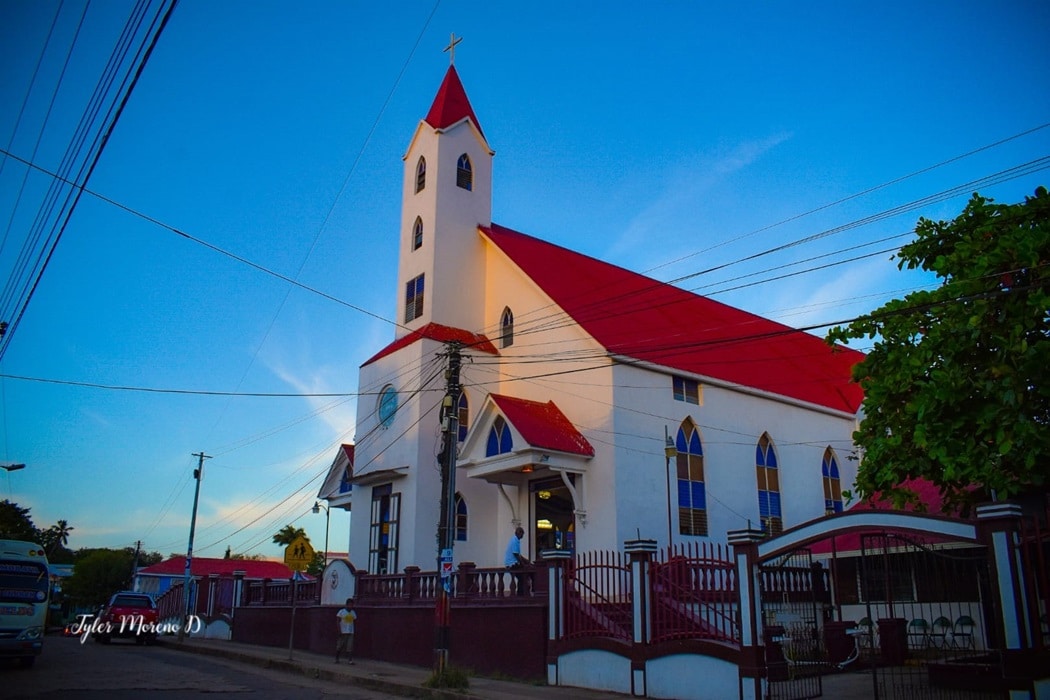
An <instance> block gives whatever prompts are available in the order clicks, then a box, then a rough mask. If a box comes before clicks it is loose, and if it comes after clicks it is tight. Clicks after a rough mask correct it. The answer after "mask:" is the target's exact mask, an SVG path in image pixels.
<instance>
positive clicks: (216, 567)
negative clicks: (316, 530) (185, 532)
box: [132, 556, 292, 597]
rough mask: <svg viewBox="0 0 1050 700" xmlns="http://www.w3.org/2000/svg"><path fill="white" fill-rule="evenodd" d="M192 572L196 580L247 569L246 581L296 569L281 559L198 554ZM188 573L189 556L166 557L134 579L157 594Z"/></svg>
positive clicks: (136, 587)
mask: <svg viewBox="0 0 1050 700" xmlns="http://www.w3.org/2000/svg"><path fill="white" fill-rule="evenodd" d="M190 568H191V571H190V573H191V574H192V576H193V578H194V579H203V578H208V577H209V576H212V575H217V576H219V577H221V578H232V577H233V573H234V572H235V571H243V572H244V580H245V581H261V580H263V579H283V580H285V581H287V580H288V578H289V577H290V576H291V575H292V570H291V569H289V568H288V567H287V566H285V565H284V564H283V563H281V562H277V561H258V560H254V559H208V558H206V557H194V558H193V561H192V562H190ZM185 575H186V557H185V556H177V557H171V558H170V559H166V560H164V561H162V562H160V563H159V564H154V565H152V566H147V567H144V568H141V569H139V570H138V571H137V572H136V573H135V576H134V579H133V581H132V590H134V591H137V592H139V593H149V594H151V595H153V596H154V597H157V596H159V595H161V594H162V593H164V592H165V591H167V590H168V589H169V588H171V587H172V585H176V584H181V583H182V582H183V581H184V580H185Z"/></svg>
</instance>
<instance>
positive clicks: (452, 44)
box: [441, 32, 463, 66]
mask: <svg viewBox="0 0 1050 700" xmlns="http://www.w3.org/2000/svg"><path fill="white" fill-rule="evenodd" d="M448 37H449V38H448V46H446V47H445V48H443V49H441V52H442V53H444V52H446V51H448V64H449V65H450V66H451V65H455V63H456V44H458V43H459V42H461V41H463V37H460V38H458V39H457V38H456V33H455V32H452V33H450V34H449V35H448Z"/></svg>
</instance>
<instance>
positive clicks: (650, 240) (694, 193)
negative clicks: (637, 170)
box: [607, 132, 792, 268]
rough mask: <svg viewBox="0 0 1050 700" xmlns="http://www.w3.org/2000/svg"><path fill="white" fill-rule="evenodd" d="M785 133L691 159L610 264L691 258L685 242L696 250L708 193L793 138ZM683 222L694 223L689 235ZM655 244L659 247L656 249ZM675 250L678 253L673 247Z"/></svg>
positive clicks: (631, 227)
mask: <svg viewBox="0 0 1050 700" xmlns="http://www.w3.org/2000/svg"><path fill="white" fill-rule="evenodd" d="M791 136H792V135H791V134H790V133H787V132H784V133H779V134H775V135H773V136H770V137H768V138H765V139H761V140H757V141H745V142H744V143H740V144H737V145H736V146H734V147H733V148H731V149H729V150H728V151H725V152H721V153H716V154H712V155H707V156H703V155H701V156H699V157H691V158H689V159H688V160H687V161H686V162H683V163H679V164H678V165H677V166H676V167H674V168H672V175H671V177H669V178H668V184H667V187H666V188H665V189H664V191H663V193H662V194H661V195H660V196H659V197H658V198H657V199H656V200H655V201H654V202H653V203H652V204H650V205H649V206H648V207H646V208H645V210H643V211H642V212H640V213H639V214H638V215H637V216H635V217H634V219H632V220H631V222H630V223H629V224H628V225H627V228H626V229H625V231H624V232H623V234H622V235H621V236H620V237H619V238H618V239H617V240H616V241H615V242H614V243H613V244H612V245H611V246H610V248H609V250H608V252H607V255H608V257H609V258H610V259H616V258H623V257H627V256H628V255H630V256H632V259H634V260H635V261H636V263H638V262H639V259H638V258H637V257H636V255H637V254H638V253H642V254H643V257H644V258H645V260H642V261H641V265H640V266H641V267H642V268H645V267H649V266H650V265H652V264H658V263H661V262H664V261H665V260H667V259H670V258H674V257H676V256H677V253H676V252H675V250H677V251H678V252H680V253H683V254H684V253H687V252H689V251H688V250H685V248H684V245H685V244H683V243H682V241H686V242H688V243H687V244H688V245H694V246H695V244H696V242H697V241H698V240H699V238H698V236H697V233H698V232H697V231H696V226H697V223H698V217H697V212H698V204H697V203H698V202H700V201H703V200H704V199H705V197H704V193H705V192H709V191H710V190H711V189H713V188H714V187H715V186H716V185H718V184H720V183H722V182H724V181H725V180H726V179H728V178H729V177H731V176H732V175H734V174H736V173H738V172H740V171H741V170H744V169H745V168H747V167H749V166H750V165H751V164H753V163H755V162H756V161H758V160H759V159H760V158H762V156H764V155H765V154H766V153H768V152H769V151H771V150H772V149H774V148H776V147H777V146H779V145H780V144H782V143H784V142H785V141H787V140H789V139H790V138H791ZM683 222H689V227H690V230H689V231H688V232H687V235H683V232H682V227H683ZM654 243H659V245H658V246H654V245H653V244H654ZM669 245H674V247H675V250H671V249H669V248H668V247H667V246H669Z"/></svg>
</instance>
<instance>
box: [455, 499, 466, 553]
mask: <svg viewBox="0 0 1050 700" xmlns="http://www.w3.org/2000/svg"><path fill="white" fill-rule="evenodd" d="M455 508H456V542H466V541H467V501H466V500H465V499H464V498H463V494H461V493H460V492H459V491H456V504H455Z"/></svg>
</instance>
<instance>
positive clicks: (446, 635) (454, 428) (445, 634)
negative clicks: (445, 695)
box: [434, 342, 463, 675]
mask: <svg viewBox="0 0 1050 700" xmlns="http://www.w3.org/2000/svg"><path fill="white" fill-rule="evenodd" d="M462 347H463V346H462V344H460V343H457V342H452V343H449V344H448V371H447V373H446V375H445V376H446V385H445V386H446V388H445V398H444V399H442V401H441V411H442V426H441V431H442V438H443V444H442V448H441V514H440V517H439V520H438V530H437V541H438V558H437V559H438V572H439V573H440V575H441V586H440V587H439V588H438V595H437V607H436V608H435V611H434V612H435V619H436V634H435V639H434V670H435V672H436V673H437V674H438V675H440V674H442V673H443V672H444V671H445V669H446V668H448V652H449V640H450V637H451V630H452V608H451V605H450V603H451V591H452V546H453V542H454V541H455V539H456V523H455V518H456V513H455V502H456V446H457V444H458V443H459V395H460V393H461V392H462V391H463V388H462V387H461V386H460V385H459V367H460V363H461V360H462V356H461V355H460V350H461V348H462Z"/></svg>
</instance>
